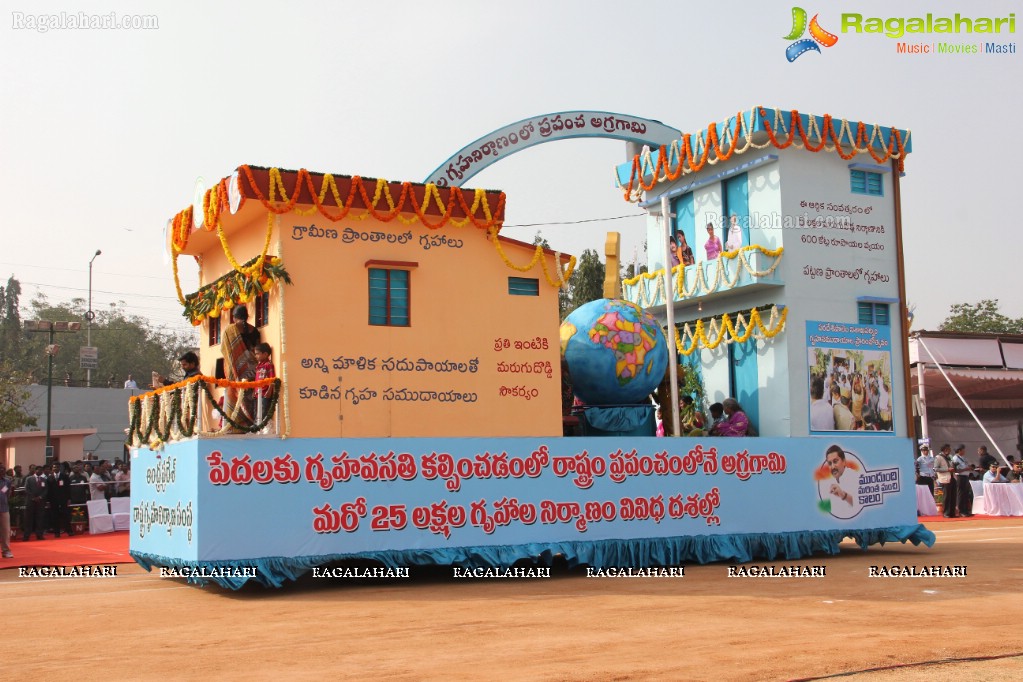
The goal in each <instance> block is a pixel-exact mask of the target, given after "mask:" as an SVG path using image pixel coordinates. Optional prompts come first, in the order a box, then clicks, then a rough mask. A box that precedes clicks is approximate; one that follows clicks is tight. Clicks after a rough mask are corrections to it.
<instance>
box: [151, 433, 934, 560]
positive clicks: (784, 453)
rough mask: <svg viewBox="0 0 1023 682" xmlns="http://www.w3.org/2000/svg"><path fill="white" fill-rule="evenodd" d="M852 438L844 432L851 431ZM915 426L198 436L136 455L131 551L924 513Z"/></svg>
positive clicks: (889, 524) (588, 535) (436, 545)
mask: <svg viewBox="0 0 1023 682" xmlns="http://www.w3.org/2000/svg"><path fill="white" fill-rule="evenodd" d="M839 436H840V437H839ZM912 451H913V447H912V444H911V443H910V442H909V440H908V439H901V438H893V437H888V438H874V439H870V440H869V441H864V440H862V439H858V438H855V437H846V436H844V435H841V434H836V435H835V436H832V437H827V438H819V437H810V438H705V439H690V438H685V439H683V438H549V439H543V438H492V439H491V438H488V439H288V440H283V441H282V440H279V439H259V438H225V439H196V440H190V441H185V442H179V443H173V444H168V445H167V446H166V447H165V449H163V450H162V451H160V452H158V453H153V452H151V451H149V450H145V449H143V450H140V451H136V452H134V453H133V461H132V465H133V466H132V525H131V533H132V539H131V549H132V552H133V553H135V554H143V555H148V556H159V557H166V558H171V559H175V560H183V561H227V560H231V561H238V560H244V559H253V558H260V557H322V556H334V555H360V554H372V553H374V552H380V551H385V550H438V549H447V548H457V547H487V546H515V545H530V546H535V545H537V544H553V543H559V542H587V541H605V540H623V539H625V540H629V539H642V538H665V537H679V536H706V535H710V536H722V535H749V534H776V533H793V532H804V531H831V530H853V529H883V528H894V527H899V526H906V525H912V524H916V497H915V489H914V486H913V481H914V478H913V460H912V457H911V454H912Z"/></svg>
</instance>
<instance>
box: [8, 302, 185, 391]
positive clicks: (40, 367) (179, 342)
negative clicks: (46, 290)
mask: <svg viewBox="0 0 1023 682" xmlns="http://www.w3.org/2000/svg"><path fill="white" fill-rule="evenodd" d="M85 312H86V301H85V299H82V298H75V299H72V300H71V302H70V303H59V304H51V303H50V302H49V300H48V299H47V298H46V297H45V296H42V295H40V296H38V297H36V298H35V299H33V300H32V303H31V310H30V318H31V319H35V320H50V321H62V320H66V321H69V322H71V321H81V322H82V328H81V330H80V331H78V332H70V333H57V334H55V335H54V343H55V344H56V345H58V346H59V347H60V351H59V353H58V354H57V355H56V356H54V358H53V381H54V383H55V384H56V383H63V382H64V381H65V377H66V376H67V375H70V377H71V381H72V385H75V386H83V385H85V377H86V371H85V370H84V369H81V368H80V362H79V357H78V350H79V347H81V346H86V345H89V344H88V343H87V337H88V333H87V323H86V322H85V321H84V320H85ZM48 336H49V335H48V334H45V333H39V332H35V333H28V332H23V333H22V340H21V347H22V351H23V352H22V353H21V357H22V362H23V363H24V364H23V365H22V368H23V370H24V371H26V372H30V373H31V375H32V377H33V378H34V379H35V380H36V381H38V382H39V383H45V382H46V377H47V372H48V358H47V356H46V351H45V349H46V345H47V343H48V341H49V339H48ZM91 344H92V345H93V346H95V347H96V348H97V349H98V353H99V362H98V367H97V369H94V370H92V385H93V386H106V385H107V384H108V383H110V384H111V385H112V386H114V387H120V386H122V385H123V384H124V381H125V379H126V378H127V376H128V375H129V374H132V375H133V376H134V378H135V380H136V381H137V382H138V384H139V386H140V387H143V386H146V385H148V383H149V376H150V373H151V372H153V371H156V372H159V373H160V374H162V375H164V376H167V375H170V374H172V373H173V371H174V370H175V369H176V368H177V362H176V359H177V358H178V357H179V356H180V355H181V354H182V353H183V352H184V351H186V350H189V349H190V348H193V347H194V345H195V344H194V342H193V341H192V340H191V339H190V338H188V337H187V336H185V335H183V334H180V333H173V332H164V331H161V330H158V329H155V328H153V327H152V326H151V325H150V324H149V321H148V320H146V319H145V318H144V317H141V316H139V315H134V314H132V313H130V311H129V310H128V308H127V306H126V305H125V304H124V302H123V301H122V302H121V303H119V304H112V305H111V306H110V309H109V310H103V311H96V319H95V320H93V323H92V339H91ZM111 377H112V379H111Z"/></svg>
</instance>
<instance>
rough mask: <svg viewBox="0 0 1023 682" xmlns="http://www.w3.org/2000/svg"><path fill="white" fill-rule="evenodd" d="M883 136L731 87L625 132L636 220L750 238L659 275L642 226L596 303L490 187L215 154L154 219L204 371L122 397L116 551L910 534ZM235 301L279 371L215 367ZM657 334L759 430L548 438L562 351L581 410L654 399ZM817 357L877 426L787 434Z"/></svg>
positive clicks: (806, 427) (256, 564)
mask: <svg viewBox="0 0 1023 682" xmlns="http://www.w3.org/2000/svg"><path fill="white" fill-rule="evenodd" d="M593 120H597V119H593ZM523 130H525V128H523ZM908 138H909V134H908V133H907V132H905V131H901V130H897V129H894V128H883V127H880V126H873V125H869V124H863V123H850V122H848V121H840V120H837V119H832V118H831V117H830V116H825V117H815V116H809V117H808V116H806V115H801V114H798V113H797V112H782V111H777V110H772V109H763V108H760V107H755V108H753V109H752V110H749V111H746V112H741V113H740V114H738V115H736V116H734V117H732V118H729V119H727V120H726V121H723V122H720V123H714V124H711V125H709V126H708V127H707V128H706V130H704V131H701V132H699V133H697V134H693V135H689V134H686V135H684V136H682V137H680V138H678V139H677V140H675V141H673V142H671V143H670V144H663V145H661V146H660V148H659V149H654V150H650V149H646V148H644V149H642V150H640V149H639V147H635V151H636V152H637V153H636V154H635V157H634V159H633V160H632V162H631V163H629V164H626V165H625V166H623V167H621V168H619V170H618V173H619V176H620V178H621V184H622V186H623V188H624V189H625V193H626V198H627V199H629V200H631V201H638V202H639V203H640V206H642V207H644V208H646V209H647V210H648V211H649V213H650V215H651V217H650V221H649V243H650V244H651V245H654V244H663V243H666V240H667V237H668V236H669V235H672V236H677V235H678V233H680V232H681V233H683V234H686V236H687V237H688V238H689V240H688V241H689V244H691V245H693V250H694V251H696V252H697V253H700V252H701V251H702V247H703V242H702V241H701V240H700V234H699V231H698V229H697V228H698V227H699V226H701V225H703V224H705V223H710V224H711V226H712V229H711V230H709V232H714V231H715V230H727V229H728V225H729V222H730V221H729V220H728V219H726V218H724V216H726V215H728V216H730V215H733V214H734V215H737V216H738V217H739V218H740V220H739V224H740V229H742V230H744V232H743V233H742V236H743V239H744V241H743V242H742V246H740V247H738V248H736V249H734V250H726V251H725V252H724V253H723V254H722V255H721V257H720V258H718V259H713V260H710V259H707V260H704V259H702V258H701V259H700V260H699V261H698V262H696V263H694V264H692V265H682V264H680V265H679V266H678V267H676V268H674V269H670V267H669V269H668V272H667V273H665V271H664V270H665V268H664V264H665V263H669V261H668V260H667V258H666V257H664V259H663V260H661V261H660V262H658V256H657V253H658V249H657V248H651V252H652V253H653V254H654V255H653V257H652V258H651V262H650V263H649V266H650V272H649V273H647V274H644V275H641V276H640V277H639V278H637V279H635V280H631V281H626V282H625V283H624V284H623V285H622V293H623V295H622V299H620V300H613V299H607V300H603V301H598V302H594V303H593V304H590V307H589V308H588V309H587V311H586V312H585V313H584V314H580V315H577V316H575V317H573V318H569V319H568V320H567V321H566V322H565V324H564V325H563V324H562V323H561V321H560V320H559V317H558V291H559V288H560V287H561V286H563V285H564V283H565V281H566V280H567V278H568V277H569V276H570V275H571V272H572V269H573V267H574V263H575V261H574V259H573V258H571V257H568V256H566V255H563V254H560V253H556V252H553V251H550V250H549V249H545V248H543V247H541V246H535V245H532V244H526V243H522V242H518V241H516V240H513V239H509V238H506V237H504V236H502V235H501V233H500V232H501V227H502V224H503V220H504V211H505V202H506V197H505V195H504V194H503V193H501V192H498V191H492V190H481V189H475V190H470V189H463V188H461V187H458V186H453V185H452V184H451V183H450V182H428V183H425V184H420V183H412V182H389V181H386V180H383V179H369V178H363V177H360V176H343V175H333V174H331V173H319V172H310V171H307V170H304V169H302V170H284V169H278V168H264V167H256V166H247V165H243V166H240V167H239V168H238V169H237V170H236V171H235V173H233V174H232V175H231V176H229V177H226V178H224V179H223V180H221V181H220V182H219V183H217V184H216V185H215V186H214V187H212V188H210V189H209V190H208V191H206V192H205V194H204V195H203V198H202V201H201V203H197V204H196V205H195V206H193V207H188V208H186V209H185V210H183V211H181V212H180V213H178V214H177V215H176V216H175V217H174V218H173V220H172V221H171V223H170V225H169V227H168V240H167V241H168V249H169V250H170V252H171V255H172V257H173V259H174V273H175V284H176V285H177V293H178V297H179V299H180V301H181V303H182V306H183V308H184V312H185V315H186V316H187V317H188V318H189V319H190V320H191V322H192V323H193V324H194V325H195V326H196V327H197V329H198V330H199V332H200V339H201V343H200V348H199V353H198V355H199V359H200V363H199V365H200V366H199V374H198V375H197V376H193V377H191V378H188V379H186V380H184V381H182V382H180V383H177V384H172V385H169V386H165V387H162V388H159V389H156V390H154V391H152V392H149V393H147V394H144V395H142V396H138V397H136V398H133V399H132V400H131V403H130V406H129V411H130V415H131V427H130V434H129V443H130V445H131V446H132V458H133V461H132V464H133V466H132V479H133V480H132V494H133V496H132V524H131V554H132V556H133V557H134V558H135V559H136V560H137V561H138V562H139V563H140V564H142V565H143V566H145V567H154V566H162V567H168V568H172V569H179V570H184V572H185V573H188V574H190V576H191V577H190V579H191V580H193V581H196V582H199V583H203V582H206V581H207V580H212V581H214V582H216V583H218V584H221V585H224V586H228V587H232V588H237V587H240V586H241V585H242V584H244V583H245V582H246V581H247V580H255V581H257V582H260V583H262V584H264V585H272V586H280V585H282V584H283V583H285V582H286V581H288V580H294V579H296V578H298V577H299V576H301V575H302V574H304V573H307V572H309V571H311V569H313V568H314V567H322V566H330V565H336V564H338V563H344V562H362V563H366V562H369V563H370V564H372V565H376V566H382V567H386V568H392V569H397V568H407V567H413V566H423V565H454V566H462V567H472V568H476V567H510V566H512V565H513V564H517V565H522V563H523V562H525V563H529V564H531V565H536V564H540V565H550V564H551V563H552V562H553V561H554V560H555V557H560V558H561V559H559V560H563V561H565V562H566V563H567V564H568V565H570V566H572V565H581V564H585V565H589V566H593V567H601V568H610V567H636V568H642V567H654V566H678V565H682V564H685V563H687V562H700V563H703V562H711V561H719V560H728V561H739V562H742V561H749V560H752V559H754V558H759V559H769V560H771V559H795V558H799V557H804V556H809V555H811V554H814V553H829V554H833V553H836V552H837V551H838V545H839V543H840V542H841V541H842V540H843V539H844V538H853V539H854V540H855V541H856V542H857V543H858V544H859V545H861V546H863V547H867V546H869V545H872V544H877V543H884V542H892V541H912V542H914V543H918V542H924V543H927V544H930V543H932V542H933V535H932V534H931V533H930V532H929V531H927V530H926V529H925V528H923V527H922V526H920V525H919V524H918V523H917V520H916V507H915V490H914V486H913V482H914V477H913V466H912V458H911V457H910V454H911V452H912V444H911V443H912V436H911V433H910V432H909V430H908V429H909V428H910V426H909V413H908V411H907V405H906V402H905V399H904V396H905V387H906V379H905V375H904V371H903V368H904V366H905V358H906V355H905V351H904V349H903V348H902V346H901V341H900V340H901V339H902V338H903V337H904V329H903V324H904V322H903V319H902V317H903V316H902V315H901V313H900V311H901V310H902V307H901V306H902V300H901V296H902V294H901V291H900V286H899V283H900V282H901V276H902V275H901V244H900V243H899V236H898V235H899V231H900V226H899V224H898V221H899V209H898V191H899V190H898V177H897V176H898V174H899V173H901V171H902V163H903V161H904V158H905V155H906V154H907V153H908V152H909V151H910V147H909V139H908ZM814 151H816V152H819V153H816V154H812V153H810V152H814ZM864 158H868V159H870V160H872V161H873V163H872V164H871V163H869V162H868V163H862V159H864ZM851 173H853V174H852V175H851ZM861 173H862V174H866V175H860V174H861ZM851 177H852V178H853V180H850V178H851ZM861 180H862V183H861V184H857V183H860V181H861ZM850 182H852V183H853V185H852V190H850ZM861 185H862V186H863V187H866V188H869V189H871V190H875V189H876V190H877V191H878V192H880V193H870V194H859V193H857V191H856V190H857V188H858V187H860V186H861ZM851 192H852V193H851ZM665 207H667V210H665ZM664 213H670V214H671V219H670V220H668V221H667V222H666V221H664V220H662V219H661V217H660V216H661V215H663V214H664ZM762 215H768V216H775V217H777V218H778V219H779V220H781V221H782V222H784V220H785V219H792V220H795V221H796V222H797V223H799V220H800V219H801V220H802V221H803V222H802V223H799V227H798V228H793V229H785V228H778V229H775V227H773V226H772V225H770V224H768V222H769V221H767V222H765V221H764V220H762V219H761V218H760V217H759V216H762ZM846 218H850V219H851V220H846ZM723 234H724V233H723ZM808 237H810V238H813V239H808ZM722 241H725V240H724V239H722ZM822 245H823V246H822ZM700 255H702V253H700ZM183 258H194V259H195V261H196V262H197V263H198V266H199V280H200V286H199V289H198V290H197V291H196V292H189V293H185V292H183V291H182V290H181V287H180V284H178V269H177V268H178V261H179V260H181V259H183ZM815 273H816V274H815ZM239 305H241V306H245V307H246V311H247V313H248V320H249V321H250V322H252V323H253V326H255V327H256V328H257V329H258V330H259V332H260V337H261V340H262V341H264V342H266V343H268V344H269V345H270V347H271V348H272V359H273V363H274V365H275V368H276V377H275V378H271V379H262V380H259V381H251V380H249V381H244V380H242V381H239V380H228V379H225V378H218V376H221V377H222V376H226V375H229V374H230V372H228V373H226V374H225V372H224V371H223V360H224V358H223V357H222V352H221V340H222V335H223V334H224V333H225V332H226V329H227V327H228V326H229V325H231V324H233V322H232V310H233V309H236V308H237V306H239ZM886 306H888V307H890V309H889V308H888V307H886ZM868 310H869V312H870V314H871V317H870V320H867V319H865V317H864V315H865V313H866V311H868ZM883 312H887V313H888V314H887V316H886V317H885V318H884V319H882V318H881V315H882V313H883ZM666 331H667V333H666ZM680 358H682V359H688V361H689V362H690V363H694V364H698V365H699V366H700V367H701V368H702V369H701V371H702V381H703V383H704V385H705V386H706V388H707V396H708V398H709V400H710V401H715V400H719V399H720V398H721V397H725V396H736V397H738V398H739V401H740V403H741V404H742V405H743V406H744V408H745V410H746V412H747V414H748V415H749V417H750V419H751V421H753V422H754V424H755V425H756V428H757V429H758V430H759V433H760V435H759V436H758V437H740V438H718V437H706V436H699V437H692V438H689V437H667V438H656V437H652V436H645V435H635V434H636V433H638V432H637V431H635V430H634V429H632V430H628V431H627V430H625V429H615V428H613V427H608V428H605V429H603V430H602V431H601V433H602V435H601V436H599V437H598V436H580V437H566V436H565V435H564V431H563V425H564V424H563V417H564V414H563V409H562V397H563V396H562V387H563V383H562V382H563V377H562V372H561V367H562V361H563V359H564V361H565V365H566V367H567V368H568V370H569V373H570V375H571V376H570V378H569V380H570V381H571V382H574V383H575V384H577V385H578V386H579V390H580V391H582V392H584V393H586V394H587V396H588V397H589V400H584V401H582V402H588V403H590V404H588V405H587V406H585V407H584V408H580V409H581V410H583V411H585V410H588V409H593V410H598V411H599V410H600V409H601V408H602V407H605V406H606V405H605V404H609V406H610V408H611V409H614V408H618V407H622V406H627V407H633V406H635V405H637V404H638V405H643V406H645V405H649V398H648V396H649V394H650V393H651V392H652V391H654V390H656V389H657V386H658V385H659V384H661V383H662V380H664V378H665V376H666V370H668V371H667V375H674V372H675V369H674V368H676V367H677V366H678V362H679V359H680ZM818 373H824V374H826V375H828V376H835V377H836V383H838V382H839V378H838V377H839V375H840V374H843V373H844V374H846V375H848V374H849V373H862V374H863V375H864V376H865V377H868V378H869V380H870V381H874V382H876V384H877V385H882V386H885V385H886V389H885V390H886V393H887V397H888V400H887V405H888V409H887V411H886V413H885V415H884V416H885V417H886V419H884V420H882V419H880V418H879V417H877V418H874V419H873V420H872V421H870V422H869V424H868V422H867V420H865V419H861V422H860V425H861V428H859V429H855V430H853V429H849V430H841V429H838V428H834V424H832V428H828V429H814V428H811V427H812V426H817V427H820V424H819V423H817V424H815V425H814V424H811V421H810V414H811V411H812V410H813V409H814V408H813V407H812V402H813V401H812V399H811V397H810V396H811V384H812V383H813V382H812V379H813V377H814V376H816V374H818ZM254 395H260V396H264V397H267V398H269V399H268V400H266V401H263V405H264V406H265V408H264V409H253V407H252V406H253V405H255V404H257V403H258V402H259V401H254V400H251V399H250V398H251V397H252V396H254ZM224 398H227V400H224ZM868 404H869V403H868ZM861 407H862V406H861ZM636 409H639V410H640V411H641V412H642V413H643V415H644V420H643V421H646V419H645V415H646V414H648V413H652V408H650V407H638V408H636ZM874 409H875V411H876V412H878V413H879V412H880V410H878V409H877V406H875V407H874ZM594 414H596V412H595V413H594ZM868 425H869V428H867V426H868ZM632 426H636V424H632ZM643 428H644V429H645V428H647V427H645V426H644V427H643ZM642 432H643V433H647V432H648V431H645V430H644V431H642ZM233 569H239V570H233ZM240 569H246V570H244V571H242V570H240ZM250 569H251V570H250Z"/></svg>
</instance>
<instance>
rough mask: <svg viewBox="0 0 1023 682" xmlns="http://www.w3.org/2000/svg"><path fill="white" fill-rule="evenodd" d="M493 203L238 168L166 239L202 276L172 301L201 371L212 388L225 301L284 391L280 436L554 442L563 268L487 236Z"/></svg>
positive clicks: (527, 247) (494, 214) (495, 199)
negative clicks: (261, 345)
mask: <svg viewBox="0 0 1023 682" xmlns="http://www.w3.org/2000/svg"><path fill="white" fill-rule="evenodd" d="M504 202H505V196H504V194H503V193H501V192H497V191H489V190H488V191H484V190H471V189H459V188H445V189H440V190H438V189H437V188H436V187H434V186H433V185H422V184H416V183H408V182H406V183H399V182H387V181H385V180H376V179H371V178H360V177H357V176H356V177H348V176H332V175H330V174H323V173H314V172H309V171H306V170H299V171H288V170H278V169H276V168H258V167H254V166H241V167H239V169H238V170H237V172H236V173H235V174H234V175H232V176H231V177H229V178H224V179H223V180H222V181H221V182H220V183H219V184H218V185H217V186H216V187H214V188H213V189H211V190H210V191H208V192H207V193H206V196H205V199H204V206H203V209H202V213H203V215H202V216H201V217H199V218H196V217H195V215H194V213H195V211H193V209H186V210H185V211H182V212H181V213H179V214H178V215H177V216H176V217H175V219H174V221H173V225H172V228H171V233H172V234H171V242H172V243H171V245H170V248H171V251H172V253H173V254H175V257H177V256H193V257H195V259H196V260H197V262H198V263H199V281H200V285H201V286H200V288H199V290H198V291H197V292H194V293H190V294H187V295H185V294H183V295H182V298H183V301H184V303H185V309H186V314H187V315H188V316H189V317H190V319H191V320H192V322H193V324H195V325H196V326H198V327H199V329H200V330H201V347H200V352H199V355H200V371H201V373H202V374H204V375H207V376H215V375H216V374H217V364H218V362H220V361H221V350H220V334H221V331H222V329H223V328H224V327H225V326H226V325H228V324H230V323H231V308H232V307H234V306H235V305H237V304H238V303H239V302H240V303H242V304H244V305H246V306H247V308H248V313H249V317H248V321H249V322H250V323H251V324H254V325H255V326H256V327H257V328H258V329H259V331H260V333H261V337H262V340H263V341H265V342H267V343H269V344H270V346H271V348H272V350H273V356H272V357H273V361H274V365H275V368H276V373H277V376H278V377H280V378H281V379H282V380H283V381H282V394H281V399H280V402H279V409H278V410H277V414H275V416H274V421H275V424H276V429H275V431H276V433H277V435H284V436H288V437H330V438H340V437H345V438H355V437H428V436H445V437H466V436H484V435H486V436H554V435H560V434H561V409H560V377H559V373H558V368H559V343H558V325H559V319H558V287H559V286H560V285H561V284H562V282H563V281H564V279H565V278H566V277H567V274H568V273H566V267H569V272H570V265H569V264H570V263H574V260H573V259H570V258H569V257H568V256H561V255H559V254H555V253H554V252H551V251H548V250H545V249H542V248H539V247H535V246H533V245H531V244H525V243H522V242H518V241H515V240H512V239H508V238H505V237H501V236H500V235H499V234H498V232H499V230H500V228H501V224H502V222H503V219H504ZM288 278H290V281H291V284H287V283H285V280H286V279H288ZM179 289H180V287H179ZM205 419H206V427H205V428H206V429H207V430H209V429H210V428H211V427H213V428H215V427H216V419H217V417H216V416H215V415H211V414H207V415H206V417H205Z"/></svg>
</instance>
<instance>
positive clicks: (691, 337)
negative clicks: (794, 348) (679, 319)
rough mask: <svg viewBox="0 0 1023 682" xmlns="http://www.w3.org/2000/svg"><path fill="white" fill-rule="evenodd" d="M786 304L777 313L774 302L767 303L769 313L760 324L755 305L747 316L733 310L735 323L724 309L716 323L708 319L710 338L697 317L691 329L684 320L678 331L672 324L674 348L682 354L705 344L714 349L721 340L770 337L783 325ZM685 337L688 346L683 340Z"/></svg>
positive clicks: (747, 339) (705, 346) (741, 340)
mask: <svg viewBox="0 0 1023 682" xmlns="http://www.w3.org/2000/svg"><path fill="white" fill-rule="evenodd" d="M788 312H789V310H788V308H785V309H783V310H782V311H781V312H780V313H779V312H778V306H772V307H771V316H770V318H769V319H768V321H767V324H764V321H763V318H762V317H761V316H760V311H759V310H758V309H757V308H753V309H752V310H750V312H749V320H748V321H747V320H746V318H745V317H744V316H743V314H742V313H735V323H734V324H733V322H732V318H731V317H730V316H729V315H728V313H725V314H724V315H722V316H721V318H720V320H721V322H720V325H719V324H718V320H717V319H712V320H711V323H710V334H711V336H712V337H713V340H711V338H709V337H708V335H707V329H706V326H705V325H704V323H703V320H697V321H696V325H695V329H691V328H690V327H689V323H688V322H687V323H686V324H685V325H684V326H683V327H682V331H681V333H680V332H679V330H678V327H676V328H675V348H677V349H678V352H679V353H680V354H682V355H685V356H687V357H688V356H690V355H692V354H693V351H695V350H696V349H697V348H705V349H707V350H714V349H715V348H717V347H718V346H719V345H721V343H722V342H724V343H746V342H747V341H749V339H750V337H751V336H752V337H753V338H756V339H773V338H774V337H776V336H777V335H778V334H780V333H781V332H782V331H784V329H785V318H786V317H788ZM737 327H742V329H743V331H742V333H739V331H738V329H737ZM686 340H688V342H689V343H688V346H687V345H686V344H685V341H686Z"/></svg>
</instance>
